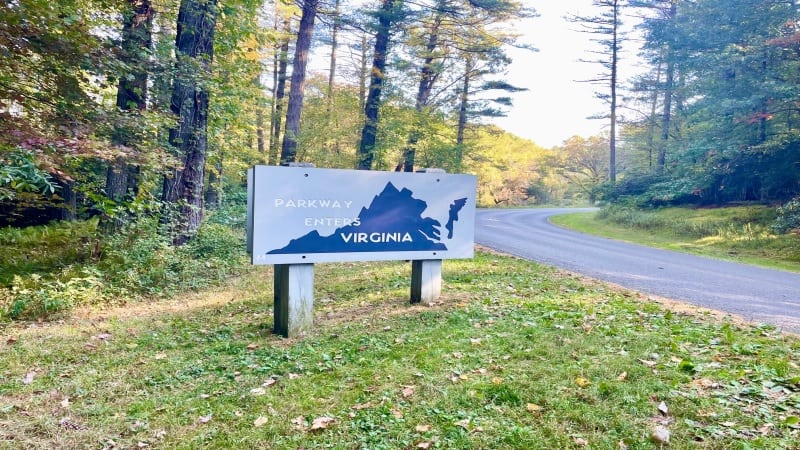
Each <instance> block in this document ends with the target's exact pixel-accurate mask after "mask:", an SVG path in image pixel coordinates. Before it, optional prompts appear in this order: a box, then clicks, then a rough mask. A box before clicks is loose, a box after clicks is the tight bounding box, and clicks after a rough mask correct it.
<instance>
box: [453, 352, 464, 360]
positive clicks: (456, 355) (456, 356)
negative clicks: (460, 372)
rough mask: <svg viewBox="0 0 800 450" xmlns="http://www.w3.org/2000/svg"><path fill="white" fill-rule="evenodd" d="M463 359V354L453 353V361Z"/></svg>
mask: <svg viewBox="0 0 800 450" xmlns="http://www.w3.org/2000/svg"><path fill="white" fill-rule="evenodd" d="M463 357H464V354H463V353H461V352H453V358H455V359H461V358H463Z"/></svg>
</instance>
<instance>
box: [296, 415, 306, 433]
mask: <svg viewBox="0 0 800 450" xmlns="http://www.w3.org/2000/svg"><path fill="white" fill-rule="evenodd" d="M292 425H294V428H295V429H296V430H305V429H306V427H307V426H308V422H306V418H305V417H303V416H297V417H295V418H294V419H292Z"/></svg>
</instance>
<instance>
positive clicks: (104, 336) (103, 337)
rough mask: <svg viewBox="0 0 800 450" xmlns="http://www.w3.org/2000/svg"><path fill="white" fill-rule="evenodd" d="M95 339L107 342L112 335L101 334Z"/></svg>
mask: <svg viewBox="0 0 800 450" xmlns="http://www.w3.org/2000/svg"><path fill="white" fill-rule="evenodd" d="M95 337H96V338H97V339H100V340H101V341H106V340H108V339H111V333H100V334H98V335H97V336H95Z"/></svg>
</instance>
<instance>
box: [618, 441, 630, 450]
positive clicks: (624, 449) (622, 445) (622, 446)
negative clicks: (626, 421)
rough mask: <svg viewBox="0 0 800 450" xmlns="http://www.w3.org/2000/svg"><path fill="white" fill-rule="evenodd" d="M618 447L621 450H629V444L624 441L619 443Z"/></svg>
mask: <svg viewBox="0 0 800 450" xmlns="http://www.w3.org/2000/svg"><path fill="white" fill-rule="evenodd" d="M617 447H619V450H628V444H626V443H625V441H623V440H622V439H620V440H619V442H617Z"/></svg>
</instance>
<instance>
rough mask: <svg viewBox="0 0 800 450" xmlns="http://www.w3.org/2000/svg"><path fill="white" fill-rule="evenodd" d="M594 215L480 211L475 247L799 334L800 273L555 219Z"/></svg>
mask: <svg viewBox="0 0 800 450" xmlns="http://www.w3.org/2000/svg"><path fill="white" fill-rule="evenodd" d="M588 210H590V209H513V210H478V212H477V216H476V221H475V241H476V242H477V243H479V244H481V245H484V246H486V247H489V248H493V249H496V250H500V251H503V252H506V253H510V254H513V255H516V256H520V257H522V258H525V259H528V260H531V261H537V262H540V263H544V264H548V265H552V266H556V267H560V268H563V269H567V270H569V271H572V272H577V273H581V274H584V275H588V276H590V277H592V278H597V279H601V280H605V281H609V282H612V283H616V284H619V285H621V286H624V287H626V288H629V289H633V290H636V291H639V292H643V293H647V294H652V295H658V296H661V297H666V298H670V299H674V300H680V301H683V302H686V303H691V304H694V305H698V306H703V307H706V308H712V309H716V310H719V311H725V312H729V313H732V314H736V315H739V316H741V317H743V318H744V319H745V320H748V321H751V322H763V323H768V324H772V325H775V326H777V327H779V328H781V329H783V330H785V331H789V332H793V333H800V274H795V273H790V272H783V271H779V270H770V269H763V268H759V267H754V266H749V265H746V264H738V263H732V262H727V261H720V260H716V259H710V258H703V257H699V256H692V255H688V254H683V253H677V252H672V251H668V250H659V249H654V248H650V247H643V246H640V245H635V244H628V243H624V242H619V241H613V240H610V239H606V238H600V237H595V236H590V235H587V234H583V233H578V232H575V231H570V230H566V229H563V228H560V227H557V226H555V225H553V224H551V223H550V222H549V221H548V218H549V217H550V216H552V215H555V214H559V213H568V212H578V211H588Z"/></svg>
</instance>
